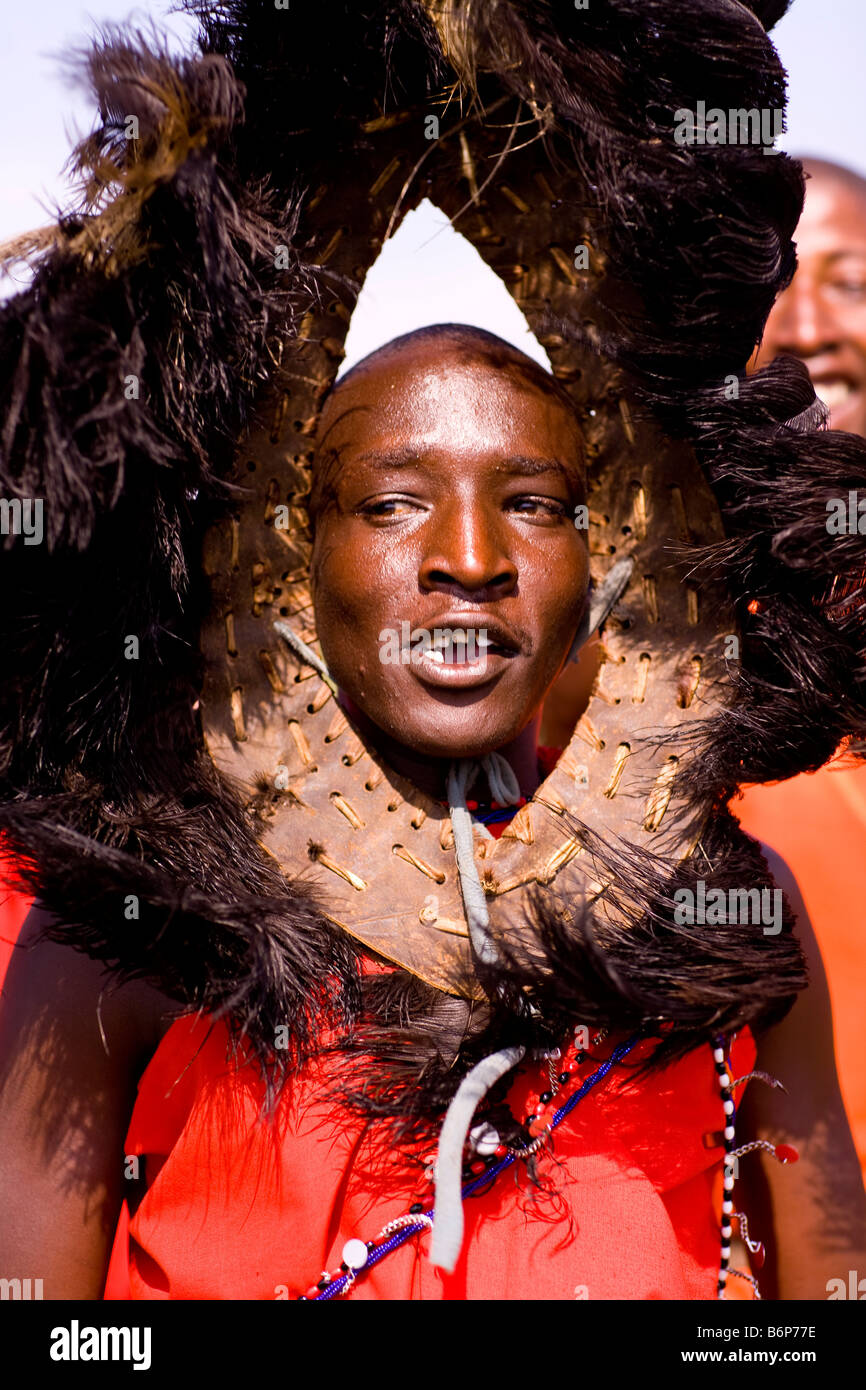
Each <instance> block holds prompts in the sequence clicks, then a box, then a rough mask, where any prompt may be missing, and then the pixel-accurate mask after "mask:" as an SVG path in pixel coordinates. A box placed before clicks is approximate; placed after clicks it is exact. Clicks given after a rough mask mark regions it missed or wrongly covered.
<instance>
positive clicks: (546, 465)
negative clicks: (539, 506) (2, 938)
mask: <svg viewBox="0 0 866 1390" xmlns="http://www.w3.org/2000/svg"><path fill="white" fill-rule="evenodd" d="M419 453H420V451H419V450H418V449H416V448H412V447H411V446H409V445H406V446H404V447H403V448H400V449H391V450H385V451H380V450H378V449H370V450H368V451H367V453H364V454H359V455H358V457H357V462H358V463H373V464H376V465H377V467H379V468H383V469H400V468H423V466H424V464H423V461H422V459H421V458H420V457H419ZM578 467H579V468H580V467H581V464H580V463H578ZM495 468H496V472H498V473H505V474H507V475H509V476H512V477H513V476H522V477H540V476H541V475H542V474H544V473H559V474H563V475H564V476H565V477H568V476H569V469H568V468H566V466H565V464H564V463H560V461H559V460H558V459H548V458H527V457H526V456H525V455H523V454H512V455H510V456H509V457H508V458H506V459H503V460H502V461H501V462H500V463H497V464H496V465H495Z"/></svg>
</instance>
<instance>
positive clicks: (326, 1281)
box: [316, 1279, 331, 1289]
mask: <svg viewBox="0 0 866 1390" xmlns="http://www.w3.org/2000/svg"><path fill="white" fill-rule="evenodd" d="M330 1282H331V1281H330V1279H320V1280H319V1282H318V1284H317V1285H316V1288H317V1289H326V1288H327V1287H328V1285H329V1284H330Z"/></svg>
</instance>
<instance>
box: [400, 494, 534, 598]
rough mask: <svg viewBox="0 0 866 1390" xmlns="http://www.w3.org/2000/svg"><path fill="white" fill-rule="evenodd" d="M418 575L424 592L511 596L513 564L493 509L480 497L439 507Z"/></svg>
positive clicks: (514, 580)
mask: <svg viewBox="0 0 866 1390" xmlns="http://www.w3.org/2000/svg"><path fill="white" fill-rule="evenodd" d="M418 577H419V580H420V582H421V587H422V588H423V589H425V590H427V591H428V592H431V591H435V590H441V591H443V592H445V593H455V592H456V593H458V594H460V593H466V594H472V596H473V597H474V598H480V599H488V598H490V599H492V598H501V597H504V596H505V595H506V594H509V593H511V592H512V590H514V589H515V588H516V586H517V565H516V564H515V562H514V560H513V559H512V557H511V554H510V553H509V549H508V546H507V542H506V539H505V535H504V527H503V525H502V521H501V519H500V518H499V517H498V515H497V513H496V511H495V509H493V508H488V507H485V506H484V505H483V502H482V500H481V499H477V500H473V501H463V500H462V499H460V498H455V499H454V501H453V503H452V505H450V506H448V507H445V508H442V509H441V510H440V511H439V513H438V515H437V517H436V519H435V523H434V525H433V527H432V528H431V531H430V535H429V541H428V545H427V547H426V549H425V552H424V556H423V559H422V561H421V566H420V570H419V575H418Z"/></svg>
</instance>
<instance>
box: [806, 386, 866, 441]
mask: <svg viewBox="0 0 866 1390" xmlns="http://www.w3.org/2000/svg"><path fill="white" fill-rule="evenodd" d="M812 381H813V384H814V387H815V394H816V395H817V396H818V397H819V399H820V400H822V401H823V402H824V404H825V405H826V406H827V407H828V409H829V411H830V427H831V429H844V428H845V422H846V419H847V417H848V415H849V414H850V413H851V412H852V411H855V410H856V409H857V408H858V406H859V404H860V401H861V398H862V389H861V386H860V383H859V382H857V381H855V380H854V379H853V377H849V376H841V375H839V374H838V373H829V372H828V373H827V375H826V376H824V375H819V376H813V378H812Z"/></svg>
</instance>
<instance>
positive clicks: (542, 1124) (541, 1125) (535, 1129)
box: [529, 1115, 547, 1139]
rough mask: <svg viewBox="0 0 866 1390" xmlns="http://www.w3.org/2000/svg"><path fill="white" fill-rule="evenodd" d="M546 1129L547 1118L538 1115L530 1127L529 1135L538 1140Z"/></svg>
mask: <svg viewBox="0 0 866 1390" xmlns="http://www.w3.org/2000/svg"><path fill="white" fill-rule="evenodd" d="M546 1129H547V1116H546V1115H536V1117H535V1119H534V1120H533V1121H532V1124H531V1125H530V1126H529V1133H530V1134H531V1135H532V1137H533V1139H537V1138H538V1136H539V1134H543V1133H544V1131H545V1130H546Z"/></svg>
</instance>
